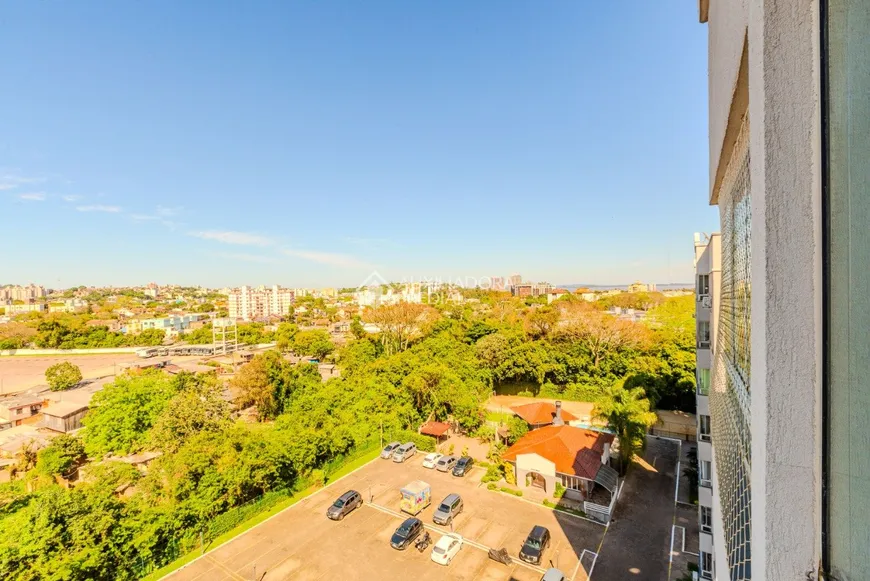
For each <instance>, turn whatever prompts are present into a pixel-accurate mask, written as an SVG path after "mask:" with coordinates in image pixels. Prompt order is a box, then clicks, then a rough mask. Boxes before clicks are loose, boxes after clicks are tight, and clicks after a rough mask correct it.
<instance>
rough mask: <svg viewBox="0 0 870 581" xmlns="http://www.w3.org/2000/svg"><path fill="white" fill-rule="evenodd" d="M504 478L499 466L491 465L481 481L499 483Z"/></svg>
mask: <svg viewBox="0 0 870 581" xmlns="http://www.w3.org/2000/svg"><path fill="white" fill-rule="evenodd" d="M501 478H502V473H501V469H499V467H498V466H495V465H493V464H490V465H489V466H487V468H486V474H484V475H483V478H481V479H480V481H481V482H498V481H499V480H501Z"/></svg>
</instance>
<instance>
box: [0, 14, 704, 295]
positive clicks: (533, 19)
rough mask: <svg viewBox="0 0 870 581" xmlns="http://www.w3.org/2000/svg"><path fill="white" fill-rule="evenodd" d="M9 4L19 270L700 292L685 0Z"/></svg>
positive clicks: (694, 86)
mask: <svg viewBox="0 0 870 581" xmlns="http://www.w3.org/2000/svg"><path fill="white" fill-rule="evenodd" d="M5 12H6V13H5V17H6V18H7V20H8V21H9V22H10V24H11V25H10V26H9V27H8V30H7V31H6V32H7V34H4V35H3V38H0V50H3V51H4V53H6V54H18V55H21V56H22V57H23V58H20V59H8V60H6V61H4V62H3V63H2V64H0V70H2V71H3V73H4V75H5V76H6V77H7V78H15V79H18V87H17V90H16V91H14V92H12V91H10V92H6V93H4V94H3V95H2V96H0V104H2V105H3V107H4V109H5V110H10V111H16V115H14V116H11V117H8V118H7V119H5V120H3V121H2V122H0V135H2V137H0V160H2V162H0V211H2V212H3V213H4V216H5V219H6V231H7V235H8V236H9V237H10V238H11V239H12V240H18V241H21V243H20V244H16V245H15V248H16V251H15V252H14V253H7V254H6V255H4V258H3V260H2V268H0V271H2V275H3V277H4V279H8V280H15V281H28V280H39V281H41V282H42V283H43V284H46V285H48V286H72V285H76V284H96V285H106V284H116V285H123V284H134V283H136V282H138V281H142V280H151V279H160V280H172V281H176V282H178V283H179V284H203V285H206V286H221V285H240V284H243V283H244V282H245V281H251V280H264V281H265V280H274V281H275V282H276V283H281V284H291V283H292V284H295V285H299V286H311V285H332V286H341V285H348V286H349V285H354V284H356V283H357V282H358V281H361V280H363V279H364V278H365V277H366V275H368V274H369V273H370V272H371V271H372V270H377V271H378V272H380V273H381V274H382V275H384V276H385V277H387V278H392V279H397V280H400V279H402V278H403V277H404V278H409V277H414V278H420V277H422V276H428V277H442V278H444V277H447V276H448V275H449V276H452V277H456V276H461V277H465V276H477V277H479V276H483V275H485V274H489V273H491V272H493V271H494V272H499V273H507V272H510V271H512V270H514V269H518V270H521V271H523V272H525V273H527V276H528V277H529V278H530V279H532V280H549V281H553V282H557V281H558V282H560V283H569V282H574V281H576V282H586V283H590V284H618V283H620V282H625V283H629V282H631V281H633V280H635V279H641V280H650V281H655V282H657V283H667V282H683V281H687V280H691V276H692V256H691V255H690V253H687V252H686V251H685V247H684V243H683V241H684V240H685V237H686V236H688V235H691V233H692V232H694V231H695V230H697V229H699V228H701V229H704V228H705V226H706V228H707V229H713V228H715V224H716V216H715V212H714V211H713V210H711V209H709V208H706V207H704V206H702V205H699V204H696V203H694V201H695V200H696V196H697V193H698V192H701V191H705V189H706V188H707V180H708V176H707V174H706V172H705V171H704V168H705V167H706V163H707V155H708V153H707V151H708V150H707V143H706V123H707V122H706V98H705V88H704V87H705V82H704V79H705V77H706V64H705V62H704V58H703V56H704V52H705V48H706V35H705V34H704V31H703V30H702V29H700V28H699V27H698V26H697V24H696V23H695V22H694V20H695V18H693V15H692V14H691V11H686V10H684V7H683V6H682V5H678V4H672V5H662V6H648V5H639V6H637V7H635V8H633V9H632V10H631V11H628V12H625V11H623V10H620V9H618V8H617V7H609V6H602V7H599V9H597V10H596V11H595V12H594V13H593V14H590V13H589V12H588V11H586V10H584V9H583V8H582V7H581V6H579V5H576V4H571V3H564V4H559V3H554V4H552V5H550V7H549V8H548V9H547V10H543V11H542V10H537V9H536V7H535V6H534V5H531V4H525V3H520V2H515V3H506V4H505V6H504V7H503V9H502V10H499V11H498V12H494V11H491V10H488V9H487V8H486V6H484V5H477V6H473V5H463V6H459V5H451V6H449V7H448V6H446V5H443V4H440V3H423V2H421V3H414V4H413V5H406V4H402V3H396V2H385V3H379V4H377V5H374V6H366V7H365V8H362V7H357V6H356V5H353V4H347V5H344V6H343V7H338V6H336V5H321V4H306V5H294V6H283V5H271V6H267V5H263V6H260V7H258V8H257V9H254V10H248V11H245V12H244V13H242V14H238V13H236V12H235V11H232V10H230V9H228V7H221V6H214V7H210V9H209V10H200V9H199V8H198V7H197V6H195V5H192V4H185V5H176V4H173V3H161V2H155V3H149V4H148V5H137V4H129V3H128V4H124V5H118V4H115V3H105V4H101V3H89V4H88V5H87V6H43V5H40V4H33V3H25V2H20V3H13V4H12V5H10V6H8V7H7V10H6V11H5ZM166 22H172V23H174V24H173V25H172V26H165V23H166ZM651 24H655V26H651ZM155 29H160V30H161V34H160V35H154V34H153V30H155ZM225 30H232V31H233V33H232V34H224V33H223V32H221V31H225ZM448 37H449V38H450V41H449V42H446V41H445V38H448ZM194 38H195V39H196V41H195V42H194V41H192V40H191V39H194ZM626 39H632V42H626ZM638 44H640V45H643V46H644V47H645V50H644V51H641V52H638V51H636V50H635V49H634V48H633V47H636V46H638ZM399 49H400V50H399ZM629 56H631V58H629ZM71 63H76V66H70V64H71ZM80 63H87V66H79V64H80ZM593 79H594V84H593V83H591V81H592V80H593ZM639 84H642V85H643V86H645V87H646V90H645V91H644V92H643V96H642V98H641V97H640V96H639V93H638V91H637V86H638V85H639ZM228 111H232V115H227V112H228ZM652 111H655V114H651V112H652ZM38 224H50V225H51V227H52V236H50V237H45V236H33V228H34V225H38ZM58 240H62V241H63V243H62V244H58ZM555 240H558V244H555V243H554V241H555ZM25 241H26V242H25ZM57 279H60V285H58V282H57Z"/></svg>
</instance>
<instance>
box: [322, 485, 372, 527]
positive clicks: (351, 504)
mask: <svg viewBox="0 0 870 581" xmlns="http://www.w3.org/2000/svg"><path fill="white" fill-rule="evenodd" d="M362 503H363V500H362V496H360V493H359V492H357V491H356V490H348V491H347V492H345V493H344V494H342V495H341V496H339V497H338V498H337V499H336V501H335V502H333V503H332V504H331V505H330V506H329V508H327V509H326V516H328V517H329V518H331V519H332V520H341V519H343V518H344V517H345V516H347V515H348V514H350V513H351V511H353V510H354V509H356V508H359V506H360V505H361V504H362Z"/></svg>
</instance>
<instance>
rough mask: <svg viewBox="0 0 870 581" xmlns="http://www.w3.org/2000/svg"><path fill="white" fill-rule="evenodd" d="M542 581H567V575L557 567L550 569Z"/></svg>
mask: <svg viewBox="0 0 870 581" xmlns="http://www.w3.org/2000/svg"><path fill="white" fill-rule="evenodd" d="M541 581H565V574H564V573H562V572H561V571H559V570H558V569H556V568H555V567H550V568H549V569H547V571H546V572H545V573H544V576H543V577H541Z"/></svg>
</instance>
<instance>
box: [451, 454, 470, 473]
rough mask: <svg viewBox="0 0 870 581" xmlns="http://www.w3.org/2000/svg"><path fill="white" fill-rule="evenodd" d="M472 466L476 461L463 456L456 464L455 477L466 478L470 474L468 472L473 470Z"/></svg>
mask: <svg viewBox="0 0 870 581" xmlns="http://www.w3.org/2000/svg"><path fill="white" fill-rule="evenodd" d="M472 464H474V460H472V459H471V458H469V457H468V456H463V457H462V458H460V459H459V460H458V461H457V462H456V466H454V467H453V475H454V476H465V475H466V474H468V471H469V470H471V465H472Z"/></svg>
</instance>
